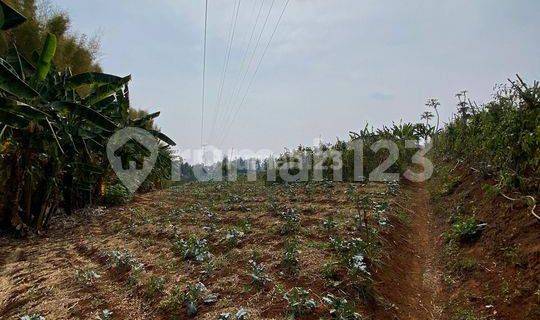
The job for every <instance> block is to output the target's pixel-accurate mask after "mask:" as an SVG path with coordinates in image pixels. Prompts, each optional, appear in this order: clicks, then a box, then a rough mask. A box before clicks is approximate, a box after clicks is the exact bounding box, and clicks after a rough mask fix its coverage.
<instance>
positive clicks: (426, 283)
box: [379, 185, 442, 320]
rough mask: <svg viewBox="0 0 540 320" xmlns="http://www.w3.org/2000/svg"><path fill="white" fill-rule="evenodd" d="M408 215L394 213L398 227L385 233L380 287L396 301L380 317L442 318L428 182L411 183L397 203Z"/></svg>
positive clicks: (439, 280)
mask: <svg viewBox="0 0 540 320" xmlns="http://www.w3.org/2000/svg"><path fill="white" fill-rule="evenodd" d="M395 205H396V206H397V207H398V209H397V210H400V211H401V212H402V214H405V215H406V217H407V218H406V219H399V218H398V217H397V216H396V217H394V220H393V222H392V223H393V224H394V226H395V229H394V230H393V231H392V232H390V233H388V234H385V236H384V237H385V239H387V243H386V246H385V249H384V251H385V252H387V254H388V256H387V259H386V260H385V268H382V269H381V273H380V281H381V282H380V286H379V290H380V292H381V293H382V295H383V296H384V297H386V299H387V300H388V301H392V302H393V303H394V305H393V306H392V308H389V310H382V311H379V318H380V319H400V320H409V319H410V320H432V319H433V320H435V319H440V318H441V311H442V309H441V307H440V305H441V302H440V299H441V297H440V294H441V290H442V284H441V271H440V269H439V265H438V263H437V261H436V260H437V259H436V251H437V249H438V244H437V233H436V231H435V228H434V225H433V220H432V212H431V211H430V209H429V208H430V207H429V198H428V194H427V192H426V190H425V188H424V185H409V186H408V187H406V188H405V190H404V192H403V194H402V195H401V196H400V197H399V201H398V202H396V204H395Z"/></svg>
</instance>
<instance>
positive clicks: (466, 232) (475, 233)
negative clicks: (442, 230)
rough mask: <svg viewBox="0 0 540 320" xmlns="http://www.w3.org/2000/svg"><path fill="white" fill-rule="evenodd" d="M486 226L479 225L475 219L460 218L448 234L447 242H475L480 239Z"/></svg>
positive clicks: (483, 224)
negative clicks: (454, 240) (453, 240)
mask: <svg viewBox="0 0 540 320" xmlns="http://www.w3.org/2000/svg"><path fill="white" fill-rule="evenodd" d="M486 226H487V225H486V224H485V223H479V222H478V221H477V220H476V218H475V217H458V219H457V222H456V223H454V224H453V225H452V228H451V230H450V232H449V233H447V234H446V238H447V240H452V239H456V240H458V241H460V242H465V243H468V242H473V241H475V240H477V239H478V238H479V237H480V235H481V233H482V231H483V230H484V229H485V228H486Z"/></svg>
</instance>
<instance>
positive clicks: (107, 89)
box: [83, 76, 131, 106]
mask: <svg viewBox="0 0 540 320" xmlns="http://www.w3.org/2000/svg"><path fill="white" fill-rule="evenodd" d="M130 80H131V76H127V77H125V78H121V79H120V80H118V81H115V82H113V83H109V84H104V85H102V86H99V87H97V88H96V90H94V92H92V93H91V94H90V95H88V96H87V97H86V98H84V100H83V104H84V105H87V106H93V105H94V104H96V103H98V102H100V101H103V100H104V99H107V98H108V97H110V96H112V95H113V94H115V93H116V91H117V90H119V89H121V88H122V87H124V85H125V84H126V83H128V82H129V81H130Z"/></svg>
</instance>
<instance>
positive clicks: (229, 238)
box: [223, 228, 245, 248]
mask: <svg viewBox="0 0 540 320" xmlns="http://www.w3.org/2000/svg"><path fill="white" fill-rule="evenodd" d="M244 235H245V234H244V232H243V231H240V230H238V229H237V228H231V229H229V230H227V233H226V234H225V238H224V239H223V240H224V241H225V243H226V244H227V246H229V247H230V248H232V247H236V246H237V245H238V243H240V241H241V240H242V238H243V237H244Z"/></svg>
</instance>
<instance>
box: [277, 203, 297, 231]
mask: <svg viewBox="0 0 540 320" xmlns="http://www.w3.org/2000/svg"><path fill="white" fill-rule="evenodd" d="M280 217H281V219H282V220H283V224H282V225H281V229H280V232H281V234H282V235H290V234H294V233H296V232H298V230H300V215H299V214H298V213H297V212H296V211H295V210H294V209H292V208H289V209H287V210H286V211H284V212H282V213H281V215H280Z"/></svg>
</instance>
